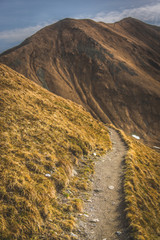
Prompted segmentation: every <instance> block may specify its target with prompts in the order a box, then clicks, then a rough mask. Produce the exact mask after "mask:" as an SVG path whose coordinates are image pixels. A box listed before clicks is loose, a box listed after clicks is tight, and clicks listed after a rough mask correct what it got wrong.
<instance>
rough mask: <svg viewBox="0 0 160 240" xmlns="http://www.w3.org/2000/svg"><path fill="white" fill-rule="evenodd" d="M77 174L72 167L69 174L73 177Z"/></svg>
mask: <svg viewBox="0 0 160 240" xmlns="http://www.w3.org/2000/svg"><path fill="white" fill-rule="evenodd" d="M77 174H78V173H77V171H76V170H75V169H73V170H72V173H71V176H72V177H74V176H76V175H77Z"/></svg>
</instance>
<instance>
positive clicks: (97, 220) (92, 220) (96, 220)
mask: <svg viewBox="0 0 160 240" xmlns="http://www.w3.org/2000/svg"><path fill="white" fill-rule="evenodd" d="M90 222H93V223H97V222H99V219H98V218H95V219H91V220H90Z"/></svg>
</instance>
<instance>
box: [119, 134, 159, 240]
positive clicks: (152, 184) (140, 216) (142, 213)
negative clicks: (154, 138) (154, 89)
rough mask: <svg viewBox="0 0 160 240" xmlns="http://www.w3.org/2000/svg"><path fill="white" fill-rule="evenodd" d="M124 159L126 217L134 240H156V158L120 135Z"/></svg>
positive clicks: (157, 158)
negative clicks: (125, 146) (123, 143)
mask: <svg viewBox="0 0 160 240" xmlns="http://www.w3.org/2000/svg"><path fill="white" fill-rule="evenodd" d="M120 134H121V136H122V138H123V139H124V141H125V142H126V143H127V145H128V153H127V155H126V157H125V164H126V171H125V177H124V193H125V202H126V214H127V218H128V220H129V225H130V227H131V230H132V236H133V238H134V239H136V240H151V239H154V240H156V239H160V154H159V153H158V152H156V151H155V150H152V149H151V148H149V147H147V146H145V145H143V144H142V143H140V142H139V141H137V140H134V139H133V138H132V137H128V136H126V135H125V134H124V132H122V131H120Z"/></svg>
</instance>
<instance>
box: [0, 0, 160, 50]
mask: <svg viewBox="0 0 160 240" xmlns="http://www.w3.org/2000/svg"><path fill="white" fill-rule="evenodd" d="M125 17H134V18H137V19H139V20H142V21H144V22H146V23H149V24H153V25H157V26H160V0H0V53H2V52H3V51H5V50H7V49H9V48H11V47H13V46H16V45H18V44H20V43H21V42H22V41H23V40H25V39H26V38H27V37H29V36H31V35H32V34H34V33H35V32H37V31H38V30H40V29H41V28H43V27H45V26H47V25H50V24H52V23H55V22H57V21H59V20H61V19H64V18H76V19H82V18H83V19H85V18H90V19H93V20H95V21H97V22H98V21H103V22H106V23H112V22H117V21H119V20H121V19H123V18H125Z"/></svg>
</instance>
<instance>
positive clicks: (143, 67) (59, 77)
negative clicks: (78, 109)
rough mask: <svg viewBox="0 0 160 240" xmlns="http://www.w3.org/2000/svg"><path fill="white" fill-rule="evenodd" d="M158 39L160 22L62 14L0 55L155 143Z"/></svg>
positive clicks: (159, 102) (158, 130) (159, 94)
mask: <svg viewBox="0 0 160 240" xmlns="http://www.w3.org/2000/svg"><path fill="white" fill-rule="evenodd" d="M159 43H160V27H156V26H151V25H148V24H145V23H143V22H141V21H139V20H136V19H133V18H127V19H124V20H122V21H120V22H116V23H114V24H105V23H101V22H100V23H97V22H94V21H92V20H74V19H64V20H62V21H59V22H57V23H55V24H53V25H50V26H48V27H45V28H43V29H42V30H40V31H39V32H37V33H36V34H35V35H33V36H32V37H30V38H28V39H26V40H25V41H24V42H23V43H22V44H21V45H19V46H17V47H15V48H13V49H10V50H8V51H6V52H4V53H3V54H1V55H0V61H1V62H3V63H5V64H7V65H8V66H10V67H11V68H13V69H14V70H16V71H18V72H20V73H22V74H24V75H25V76H26V77H28V78H30V79H32V80H33V81H35V82H36V83H38V84H40V85H42V86H43V87H45V88H47V89H49V90H50V91H51V92H53V93H56V94H57V95H60V96H62V97H64V98H66V99H70V100H72V101H75V102H77V103H79V104H82V105H83V106H85V107H86V109H88V110H89V111H90V112H91V113H92V114H93V116H95V117H97V118H99V119H100V120H102V121H103V122H105V123H106V122H107V123H109V122H112V123H113V124H114V125H116V126H117V127H118V128H121V129H123V130H125V132H126V133H129V134H132V133H134V134H136V135H139V136H140V137H141V138H142V139H143V140H145V141H146V142H148V143H150V145H158V137H159V134H160V121H159V119H160V115H159V114H160V112H159V106H160V83H159V81H160V77H159V76H160V44H159ZM158 146H159V145H158Z"/></svg>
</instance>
